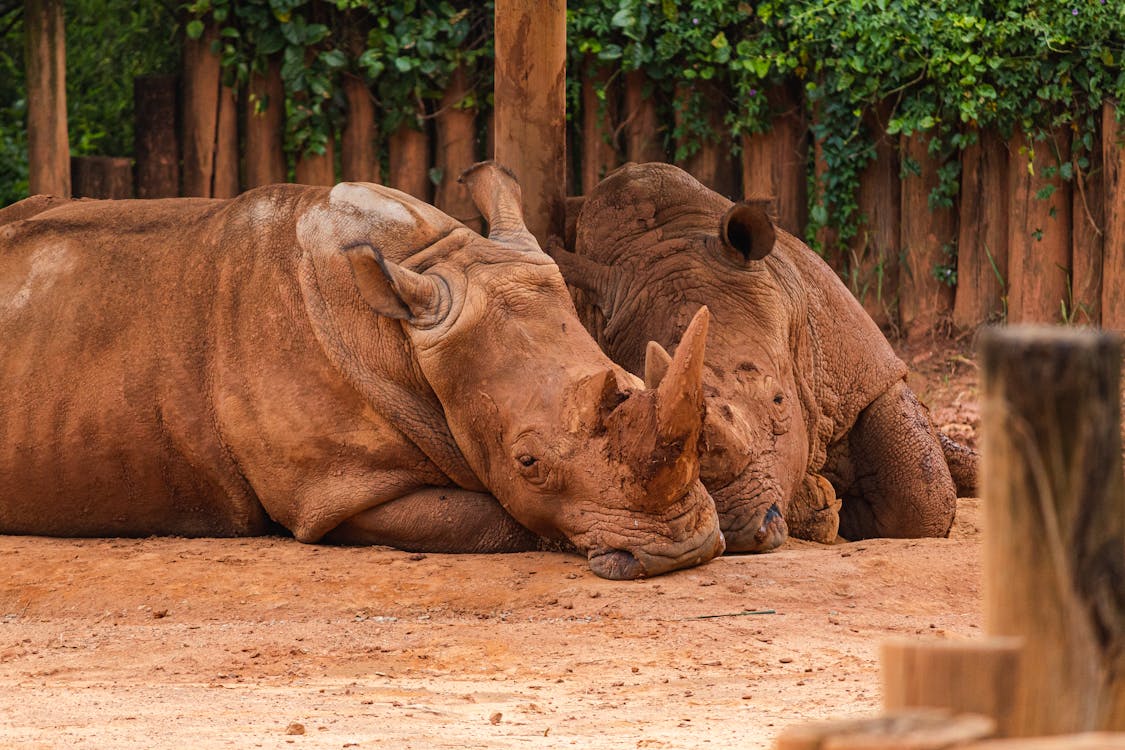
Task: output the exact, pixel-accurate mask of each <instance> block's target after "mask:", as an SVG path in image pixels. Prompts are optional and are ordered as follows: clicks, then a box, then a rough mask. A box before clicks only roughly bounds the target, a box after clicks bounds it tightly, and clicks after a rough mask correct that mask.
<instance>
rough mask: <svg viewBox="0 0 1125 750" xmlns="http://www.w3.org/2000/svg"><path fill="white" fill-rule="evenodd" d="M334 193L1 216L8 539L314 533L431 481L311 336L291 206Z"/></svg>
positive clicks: (414, 452) (0, 434)
mask: <svg viewBox="0 0 1125 750" xmlns="http://www.w3.org/2000/svg"><path fill="white" fill-rule="evenodd" d="M326 194H327V189H317V188H300V187H296V186H292V187H277V186H275V187H272V188H266V189H263V190H260V191H252V192H251V193H248V194H246V195H244V196H242V197H240V198H238V199H234V200H231V201H203V200H182V199H181V200H169V201H113V202H109V201H106V202H99V201H95V202H88V203H86V202H84V203H77V204H71V205H67V206H63V207H60V208H55V209H52V210H49V211H45V212H43V213H41V214H39V215H38V216H36V217H35V218H34V219H31V220H28V221H17V222H14V223H12V224H9V225H7V226H5V227H2V228H0V339H2V340H3V341H5V351H4V355H3V357H2V359H0V389H2V392H3V393H4V397H3V400H2V401H0V476H2V477H3V478H4V480H5V481H4V482H3V485H2V489H0V531H4V532H8V533H35V534H59V535H135V534H166V533H173V534H185V535H242V534H252V533H261V532H263V531H265V530H267V529H268V528H269V526H270V517H272V518H273V519H274V520H276V521H279V522H281V523H282V524H284V525H286V526H288V527H289V528H290V529H293V530H294V533H296V534H298V536H302V537H305V538H312V537H316V536H317V534H319V533H323V531H326V530H327V529H326V528H322V527H324V526H325V525H326V524H327V525H329V527H330V525H331V524H332V523H333V520H332V519H333V517H335V516H340V515H341V514H343V515H347V514H350V513H351V512H355V510H354V506H355V505H356V504H357V503H360V504H362V503H364V502H371V500H370V498H371V497H372V495H374V496H375V500H376V501H377V500H378V499H379V498H380V497H382V496H383V495H386V494H387V493H391V494H393V493H394V492H396V491H401V488H402V487H403V486H405V485H408V484H411V483H414V484H417V483H419V482H421V483H425V482H426V481H427V480H429V479H440V477H441V472H440V471H438V470H437V469H436V468H435V467H433V466H432V465H430V464H429V462H428V461H427V459H426V457H425V455H424V454H423V453H422V452H421V451H420V450H418V449H417V448H416V447H414V446H412V445H411V444H410V443H409V441H407V440H404V439H403V437H402V435H401V433H400V432H399V431H398V430H396V429H395V427H394V424H393V421H394V420H393V417H392V418H388V417H387V416H386V415H383V414H379V413H378V412H373V410H372V409H371V407H370V405H369V404H367V403H365V402H364V399H363V398H362V397H361V396H360V395H359V394H358V393H357V392H356V391H355V389H354V388H353V387H352V386H351V384H349V383H348V382H347V381H346V380H345V379H344V378H342V377H341V376H340V374H339V373H338V372H336V370H335V368H334V366H333V364H332V363H331V362H330V361H329V359H328V357H327V356H326V354H325V353H324V352H323V350H322V347H321V345H320V343H319V342H318V341H317V338H316V336H315V335H314V333H313V332H312V330H311V324H310V322H309V320H308V313H307V310H306V307H305V305H304V303H303V300H302V296H301V292H300V290H299V289H298V283H297V274H298V266H299V263H300V260H301V253H300V251H299V249H298V248H297V247H296V243H295V238H294V225H295V215H296V214H297V213H299V212H300V210H301V209H302V207H303V206H305V205H307V204H308V203H309V202H313V201H318V200H323V199H324V196H325V195H326ZM375 333H376V334H377V333H378V331H376V332H375ZM389 333H390V335H392V336H393V333H394V331H393V330H390V331H389ZM400 335H401V334H400ZM389 349H390V351H391V352H392V354H391V356H392V359H394V358H395V357H396V356H397V360H395V361H396V362H397V363H398V364H394V363H389V364H388V366H389V367H390V369H391V370H392V371H393V370H395V369H396V368H397V369H398V370H407V371H409V370H410V369H411V368H410V366H409V364H403V363H402V360H403V359H409V357H408V355H405V354H404V353H403V352H402V351H401V348H400V349H399V350H397V354H395V352H396V350H395V349H394V347H393V346H391V347H389ZM375 374H376V375H377V373H375ZM407 379H409V377H408V378H407ZM381 461H382V463H380V462H381ZM403 466H405V467H409V468H412V469H413V472H410V471H406V472H399V474H403V473H405V476H396V470H397V469H399V468H400V467H403ZM380 467H386V468H387V471H386V472H382V473H379V474H377V475H376V476H374V477H373V476H372V474H373V472H372V470H373V468H380ZM322 476H328V477H332V476H335V477H336V478H337V480H338V481H337V482H336V484H337V485H340V484H341V483H343V484H344V485H345V486H342V487H341V486H332V487H325V486H323V482H318V481H317V480H316V477H322ZM310 477H312V479H310ZM372 485H378V486H376V487H375V489H374V490H373V489H372ZM380 493H382V494H380ZM325 498H327V499H325ZM263 504H264V506H265V507H263ZM349 505H350V506H351V509H350V510H349V508H348V507H343V506H349ZM302 523H303V524H304V525H303V526H302V525H301V524H302ZM295 526H296V527H297V528H294V527H295Z"/></svg>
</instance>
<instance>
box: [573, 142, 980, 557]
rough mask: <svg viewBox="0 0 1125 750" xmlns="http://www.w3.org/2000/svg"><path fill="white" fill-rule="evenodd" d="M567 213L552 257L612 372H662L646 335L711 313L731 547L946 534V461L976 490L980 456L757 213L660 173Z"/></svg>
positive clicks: (710, 431)
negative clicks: (942, 423)
mask: <svg viewBox="0 0 1125 750" xmlns="http://www.w3.org/2000/svg"><path fill="white" fill-rule="evenodd" d="M570 208H571V210H572V211H574V210H575V209H577V212H576V213H575V214H574V221H573V222H572V224H571V226H570V228H569V230H568V238H567V245H568V248H569V249H567V248H561V247H560V248H556V249H554V250H553V251H552V252H553V253H554V255H555V257H556V259H557V260H558V262H559V265H560V267H561V268H562V270H563V274H564V276H565V277H566V278H567V281H568V283H570V284H571V285H572V286H573V287H574V290H575V297H576V300H577V302H578V308H579V311H580V315H581V316H582V317H583V320H584V322H585V323H586V324H587V327H588V328H589V330H590V331H591V333H592V334H593V335H594V337H595V338H596V339H597V340H598V342H599V343H600V344H601V345H602V347H603V349H604V350H605V351H606V352H607V353H608V354H609V355H610V357H611V358H613V359H614V360H615V361H616V362H618V363H620V364H621V365H623V366H624V367H625V368H626V369H629V370H630V371H632V372H635V373H641V372H644V371H646V370H647V371H648V372H649V373H650V376H651V377H650V380H657V379H658V378H659V371H660V369H661V367H662V365H661V364H660V362H661V360H662V359H667V358H668V355H667V354H666V353H665V351H664V350H663V349H662V348H661V347H657V346H654V345H651V344H649V345H647V349H646V342H648V341H650V340H651V341H655V342H658V343H659V344H660V345H662V346H664V347H671V346H672V344H673V343H674V341H675V340H676V336H677V334H678V332H680V331H682V330H683V329H684V326H685V325H686V324H687V321H688V320H689V319H690V316H691V315H692V314H693V313H694V312H695V310H696V309H698V308H699V307H701V306H702V305H707V307H708V308H709V309H710V311H711V315H712V320H713V324H712V327H711V342H710V345H709V350H708V355H707V362H706V369H707V372H706V376H705V389H706V393H707V396H706V405H707V417H706V422H705V428H704V444H703V458H702V474H701V476H702V477H703V480H704V483H705V484H706V485H707V487H708V489H709V490H710V492H711V494H712V495H713V497H714V498H715V502H716V504H717V505H718V508H719V514H720V518H721V521H722V526H723V531H724V534H725V535H726V539H727V546H728V549H731V550H744V551H764V550H768V549H771V548H773V547H776V546H777V545H779V544H780V543H781V542H782V541H783V540H784V539H785V537H786V535H787V534H788V533H793V534H794V535H795V536H798V537H801V538H805V539H812V540H817V541H832V540H833V539H835V538H836V536H837V531H838V530H839V532H840V534H842V535H843V536H844V537H846V538H849V539H858V538H865V537H872V536H892V537H912V536H945V535H947V534H948V532H949V529H950V526H951V524H952V521H953V514H954V510H955V505H956V492H955V484H954V481H953V477H952V475H951V473H950V466H951V465H952V467H953V468H954V469H955V471H956V473H957V475H958V477H959V479H961V481H963V482H964V484H965V485H966V486H967V487H971V486H972V485H973V483H974V482H975V470H976V454H975V452H973V451H970V450H968V449H965V448H963V447H961V446H958V445H956V444H955V443H953V442H952V441H950V440H948V439H947V438H945V437H944V436H942V435H940V434H939V433H938V432H937V431H936V430H935V428H934V426H933V424H932V423H931V420H930V418H929V415H928V412H927V410H926V408H925V407H924V406H923V405H922V404H921V403H919V401H918V399H917V398H916V397H915V395H914V394H913V393H912V392H911V391H910V389H909V388H908V387H907V385H906V382H905V376H906V374H907V368H906V366H905V364H904V363H903V362H902V361H901V360H900V359H899V358H898V357H897V356H896V355H895V353H894V351H893V350H892V348H891V346H890V344H889V343H888V342H887V340H886V338H885V337H884V336H883V334H882V333H881V332H880V331H879V329H878V328H877V327H876V325H875V324H874V322H873V321H872V320H871V318H870V317H869V316H868V315H867V314H866V312H864V310H863V309H862V307H861V306H860V305H859V304H858V302H856V300H855V298H854V297H853V296H852V295H851V294H850V293H849V292H848V290H847V288H846V287H845V286H844V285H843V283H842V282H841V281H840V279H839V278H838V277H837V276H836V274H835V273H834V272H833V271H832V270H831V269H830V268H829V267H828V265H827V264H825V263H824V262H823V261H822V260H821V259H820V258H819V257H818V256H817V255H816V254H815V253H813V252H812V251H811V250H810V249H809V248H808V246H807V245H805V244H804V243H803V242H801V241H800V240H798V239H797V238H795V237H793V236H792V235H790V234H788V233H786V232H784V231H781V230H779V229H776V228H775V227H774V226H773V225H772V223H771V222H770V220H769V219H768V217H767V215H766V213H765V209H764V205H762V204H746V203H743V204H733V203H732V202H731V201H729V200H727V199H725V198H723V197H722V196H720V195H718V194H717V193H715V192H713V191H711V190H709V189H707V188H706V187H704V186H703V185H701V184H700V183H699V182H698V181H696V180H695V179H694V178H692V177H691V176H690V175H688V174H687V173H685V172H683V171H682V170H680V169H678V168H676V167H674V166H671V165H667V164H655V163H654V164H639V165H638V164H629V165H626V166H624V167H622V168H620V169H619V170H617V171H616V172H614V173H613V174H611V175H609V176H608V177H607V178H606V179H605V180H603V181H602V182H601V183H600V184H599V185H598V186H597V187H596V188H595V189H594V190H593V192H592V193H591V194H590V195H588V196H587V197H586V198H585V200H583V201H580V202H578V203H577V204H574V205H572V206H571V207H570ZM572 251H573V252H572ZM654 372H655V375H653V373H654ZM841 501H842V504H841Z"/></svg>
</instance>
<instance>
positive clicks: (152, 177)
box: [133, 75, 180, 198]
mask: <svg viewBox="0 0 1125 750" xmlns="http://www.w3.org/2000/svg"><path fill="white" fill-rule="evenodd" d="M176 84H177V80H176V76H169V75H151V76H137V77H136V78H134V79H133V154H134V156H135V157H136V166H135V168H134V179H135V181H136V193H137V197H138V198H174V197H176V196H177V195H179V194H180V144H179V141H177V140H176Z"/></svg>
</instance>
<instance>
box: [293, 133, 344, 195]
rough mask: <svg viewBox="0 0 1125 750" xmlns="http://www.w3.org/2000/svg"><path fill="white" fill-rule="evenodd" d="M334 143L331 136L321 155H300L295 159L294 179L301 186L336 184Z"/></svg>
mask: <svg viewBox="0 0 1125 750" xmlns="http://www.w3.org/2000/svg"><path fill="white" fill-rule="evenodd" d="M335 150H336V143H335V139H334V138H333V136H332V135H331V134H329V136H328V142H327V143H325V144H324V153H323V154H302V155H300V156H298V157H297V165H296V168H295V171H294V177H296V180H297V182H298V184H301V185H335V184H336V154H335Z"/></svg>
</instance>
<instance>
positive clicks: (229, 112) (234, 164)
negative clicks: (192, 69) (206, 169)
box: [211, 86, 239, 198]
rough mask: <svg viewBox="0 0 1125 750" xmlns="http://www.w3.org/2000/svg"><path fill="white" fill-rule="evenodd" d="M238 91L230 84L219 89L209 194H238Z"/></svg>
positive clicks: (216, 195)
mask: <svg viewBox="0 0 1125 750" xmlns="http://www.w3.org/2000/svg"><path fill="white" fill-rule="evenodd" d="M238 192H239V190H238V93H237V92H236V91H235V90H234V88H233V87H232V86H223V87H221V88H220V89H219V117H218V122H217V124H216V128H215V177H214V180H213V181H212V183H211V195H212V196H214V197H215V198H233V197H234V196H236V195H238Z"/></svg>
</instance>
